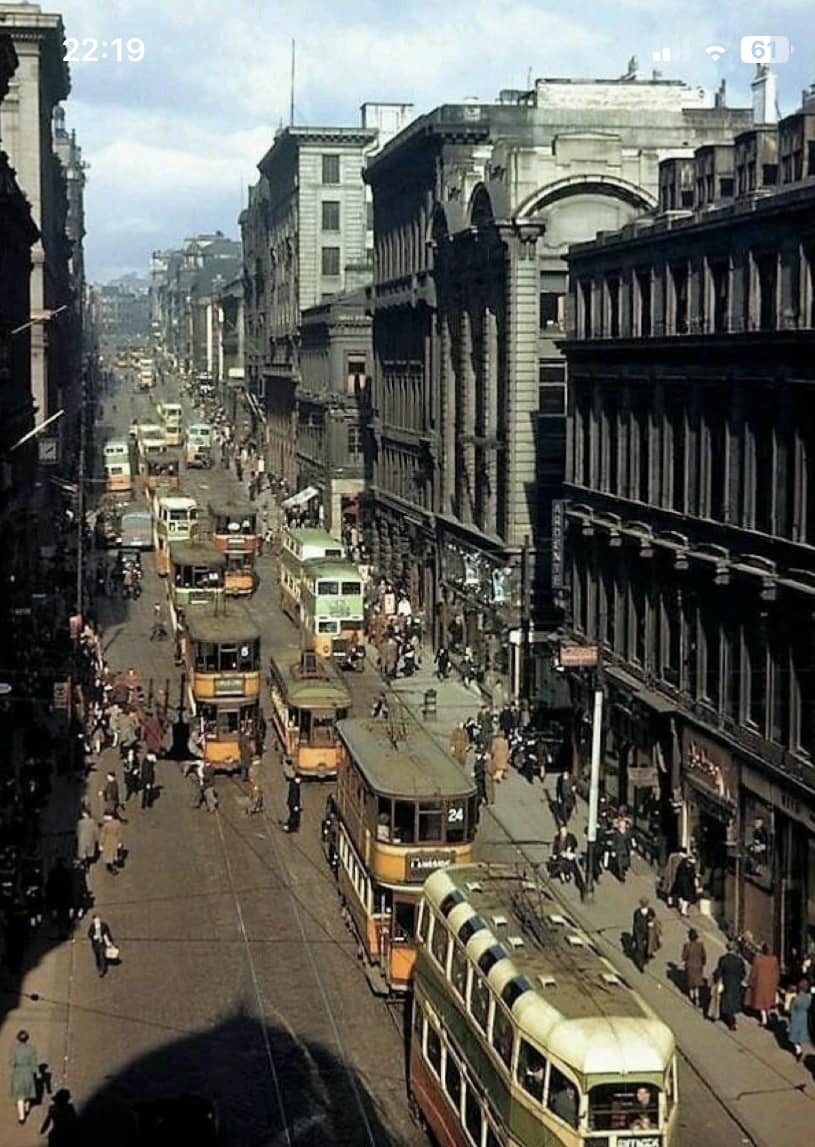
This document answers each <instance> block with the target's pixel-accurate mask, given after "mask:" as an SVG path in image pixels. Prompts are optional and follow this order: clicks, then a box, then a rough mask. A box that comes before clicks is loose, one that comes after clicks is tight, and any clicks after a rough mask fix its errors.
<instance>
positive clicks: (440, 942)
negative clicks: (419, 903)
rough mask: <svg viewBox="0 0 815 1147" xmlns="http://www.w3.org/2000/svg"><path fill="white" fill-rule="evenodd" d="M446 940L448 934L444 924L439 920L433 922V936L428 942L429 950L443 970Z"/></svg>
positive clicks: (445, 956) (445, 960)
mask: <svg viewBox="0 0 815 1147" xmlns="http://www.w3.org/2000/svg"><path fill="white" fill-rule="evenodd" d="M447 940H448V933H447V929H446V928H445V927H444V924H443V923H442V921H441V920H439V919H434V921H433V936H432V937H431V940H430V950H431V952H432V953H433V955H434V956H435V957H436V960H437V961H438V962H439V964H440V965H441V966H442V968H445V967H446V966H447Z"/></svg>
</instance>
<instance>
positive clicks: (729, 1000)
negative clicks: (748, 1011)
mask: <svg viewBox="0 0 815 1147" xmlns="http://www.w3.org/2000/svg"><path fill="white" fill-rule="evenodd" d="M745 970H746V969H745V966H744V960H742V958H741V956H740V955H739V947H738V944H737V943H736V942H735V941H733V940H731V941H730V943H729V944H728V945H727V951H726V952H725V954H724V955H723V956H722V957H721V959H720V960H719V962H718V964H717V965H716V971H715V972H714V973H713V980H714V983H715V984H716V991H717V992H718V994H719V1014H720V1016H721V1018H722V1019H723V1020H724V1022H725V1023H726V1024H727V1026H728V1027H729V1028H730V1030H731V1031H735V1030H736V1016H737V1015H738V1014H739V1012H740V1011H741V1009H742V984H743V983H744V973H745Z"/></svg>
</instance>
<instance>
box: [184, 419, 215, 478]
mask: <svg viewBox="0 0 815 1147" xmlns="http://www.w3.org/2000/svg"><path fill="white" fill-rule="evenodd" d="M184 461H185V462H186V463H187V466H188V467H189V468H190V469H192V470H208V469H209V467H210V466H211V465H212V427H211V426H210V424H209V423H208V422H192V423H190V425H189V426H188V427H187V435H186V442H185V446H184Z"/></svg>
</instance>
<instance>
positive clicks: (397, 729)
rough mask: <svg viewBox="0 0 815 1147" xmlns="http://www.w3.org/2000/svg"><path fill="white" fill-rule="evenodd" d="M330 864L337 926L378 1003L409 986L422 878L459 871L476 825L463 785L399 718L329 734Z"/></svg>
mask: <svg viewBox="0 0 815 1147" xmlns="http://www.w3.org/2000/svg"><path fill="white" fill-rule="evenodd" d="M337 732H338V733H339V737H340V742H341V751H340V758H339V766H338V769H337V797H336V826H335V831H336V837H337V839H336V844H335V848H336V854H337V857H338V861H339V867H338V881H339V890H340V895H341V897H342V901H343V909H344V912H345V916H346V920H347V921H348V923H349V924H350V926H351V927H352V930H353V931H354V932H355V933H356V936H357V939H358V941H359V945H360V954H361V956H362V958H363V962H364V966H365V969H366V974H367V976H368V980H369V983H370V984H371V987H372V988H373V990H374V991H375V992H376V993H377V994H380V995H397V994H399V993H402V992H406V991H407V990H408V988H409V986H410V980H411V976H412V974H413V965H414V962H415V959H416V922H417V921H416V916H417V911H418V906H419V900H420V898H421V890H422V884H423V882H424V880H425V878H426V877H427V876H428V875H429V874H430V873H431V872H435V871H437V870H438V869H440V868H445V867H447V865H449V864H462V863H467V862H468V861H470V860H471V858H472V844H473V839H474V837H475V831H476V825H477V820H478V803H477V798H476V791H475V787H474V785H473V782H472V781H471V780H470V778H469V777H467V776H465V774H464V772H463V770H462V769H461V768H460V767H459V766H458V765H457V764H456V763H455V762H454V761H453V760H452V759H451V758H450V757H448V756H447V754H446V753H445V752H444V751H443V750H442V749H441V748H440V747H439V745H438V744H437V743H436V741H435V740H434V739H433V737H432V736H431V735H430V734H429V733H428V732H427V731H426V730H425V729H424V728H423V727H422V726H421V725H420V724H419V723H418V721H416V720H415V718H413V717H411V716H410V715H408V714H407V712H406V711H404V710H400V711H399V712H398V713H397V714H396V716H393V715H391V716H390V717H388V718H382V717H377V718H369V719H365V718H356V717H355V718H349V719H348V720H345V721H339V722H338V724H337Z"/></svg>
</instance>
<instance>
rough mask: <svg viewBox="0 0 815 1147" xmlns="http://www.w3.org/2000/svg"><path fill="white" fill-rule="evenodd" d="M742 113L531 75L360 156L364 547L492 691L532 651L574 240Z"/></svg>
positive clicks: (663, 93)
mask: <svg viewBox="0 0 815 1147" xmlns="http://www.w3.org/2000/svg"><path fill="white" fill-rule="evenodd" d="M750 122H751V117H750V113H749V112H747V111H744V110H735V111H733V110H728V109H727V108H725V107H724V106H723V101H722V100H721V99H718V100H717V101H716V104H715V106H708V103H707V102H706V99H705V97H704V94H703V93H699V92H698V91H696V90H693V89H691V88H689V87H687V86H686V85H684V84H682V83H680V82H678V81H664V80H640V79H638V77H637V75H636V70H635V65H634V61H632V66H631V67H630V68H629V71H628V72H627V73H626V75H625V76H623V77H621V78H620V79H618V80H587V81H583V80H575V81H571V80H539V81H538V82H537V84H536V86H535V88H534V89H533V90H531V91H528V92H503V93H501V97H500V99H499V101H498V102H496V103H492V104H478V103H466V104H463V105H445V106H443V107H440V108H437V109H436V110H435V111H433V112H431V113H430V114H429V115H426V116H423V117H422V118H421V119H418V120H416V121H415V122H414V123H413V124H411V125H410V126H409V127H408V128H407V129H406V130H404V131H403V132H402V133H401V134H400V135H398V136H397V137H396V138H395V139H394V140H392V141H391V142H390V143H389V144H388V146H386V147H385V148H384V149H383V150H382V152H381V153H380V154H379V155H378V156H377V157H375V158H374V159H373V160H372V161H371V162H370V163H369V166H368V169H367V172H366V179H367V180H368V182H369V183H370V185H371V187H372V189H373V196H374V246H375V261H374V267H375V282H374V293H373V316H374V334H373V339H374V383H373V423H372V427H373V438H372V443H373V458H372V463H371V466H372V485H371V508H370V515H369V525H368V531H367V542H368V545H369V548H370V550H371V553H372V556H373V561H374V564H375V566H376V567H377V569H378V570H379V571H380V572H381V573H382V574H384V575H386V576H388V577H390V578H392V579H394V580H395V581H398V582H401V583H403V584H404V585H405V586H406V587H407V588H408V590H409V591H410V594H411V597H412V598H413V604H414V608H415V609H416V610H418V611H422V612H423V613H424V617H425V620H426V622H427V625H428V629H429V631H430V633H431V634H432V635H433V637H434V638H435V640H436V641H437V642H439V641H441V642H444V643H445V644H446V645H448V646H449V647H450V648H451V649H452V650H453V653H454V655H455V654H456V652H461V651H462V650H463V648H464V647H465V646H467V645H469V646H470V647H471V648H472V649H473V651H474V653H475V655H476V657H477V658H478V659H479V660H480V661H481V663H482V665H483V666H484V668H485V669H486V679H485V684H486V686H487V688H489V689H492V690H493V692H494V694H495V695H496V697H497V695H498V694H499V693H503V694H504V695H507V693H511V694H513V695H518V694H519V693H525V692H527V690H528V689H529V690H530V691H531V692H533V693H535V692H537V690H538V687H542V686H543V685H544V684H545V682H546V681H547V679H549V678H550V674H549V673H548V672H547V670H550V669H551V667H552V661H551V656H549V657H548V658H547V657H546V656H542V657H540V659H539V663H540V680H539V681H538V682H537V683H536V682H535V681H534V680H530V676H531V675H530V673H529V670H528V667H529V665H530V664H532V663H533V662H532V660H531V659H529V658H526V657H524V656H523V651H526V650H529V649H530V647H531V646H533V645H534V643H537V642H540V649H541V650H543V649H546V648H547V647H548V638H549V634H550V633H551V632H552V631H553V630H554V629H555V628H556V626H557V624H558V621H559V620H560V617H561V613H560V602H559V601H558V599H557V597H556V596H555V595H554V594H553V593H552V588H551V583H550V582H549V581H548V576H549V569H550V557H551V555H550V543H551V535H552V523H551V514H552V503H553V501H555V500H557V499H558V498H560V496H561V494H562V481H563V472H564V450H565V375H564V365H563V361H562V359H561V356H560V351H559V348H558V342H559V339H561V338H562V337H563V333H564V332H563V325H562V324H563V311H564V307H563V301H564V296H565V293H566V264H565V261H564V255H565V253H566V250H567V247H568V245H569V243H570V242H574V241H577V240H579V239H581V238H588V237H590V236H593V235H594V234H595V233H596V232H597V231H598V230H600V229H605V228H616V227H619V226H621V225H622V224H623V223H625V222H626V221H628V220H630V219H633V218H634V217H636V216H637V215H639V214H641V213H642V212H643V211H644V210H647V209H649V208H650V207H652V206H654V205H655V204H656V202H657V194H658V180H657V171H658V160H659V158H660V157H661V155H664V154H665V151H666V150H669V151H670V150H674V151H676V152H678V153H679V154H683V153H684V154H688V155H690V154H692V148H693V146H694V145H696V144H700V143H703V142H707V141H709V140H712V141H717V140H718V141H722V142H725V141H726V140H727V139H728V138H730V137H731V136H732V133H733V131H734V130H737V129H738V128H739V127H746V126H747V125H748V124H749V123H750Z"/></svg>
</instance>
